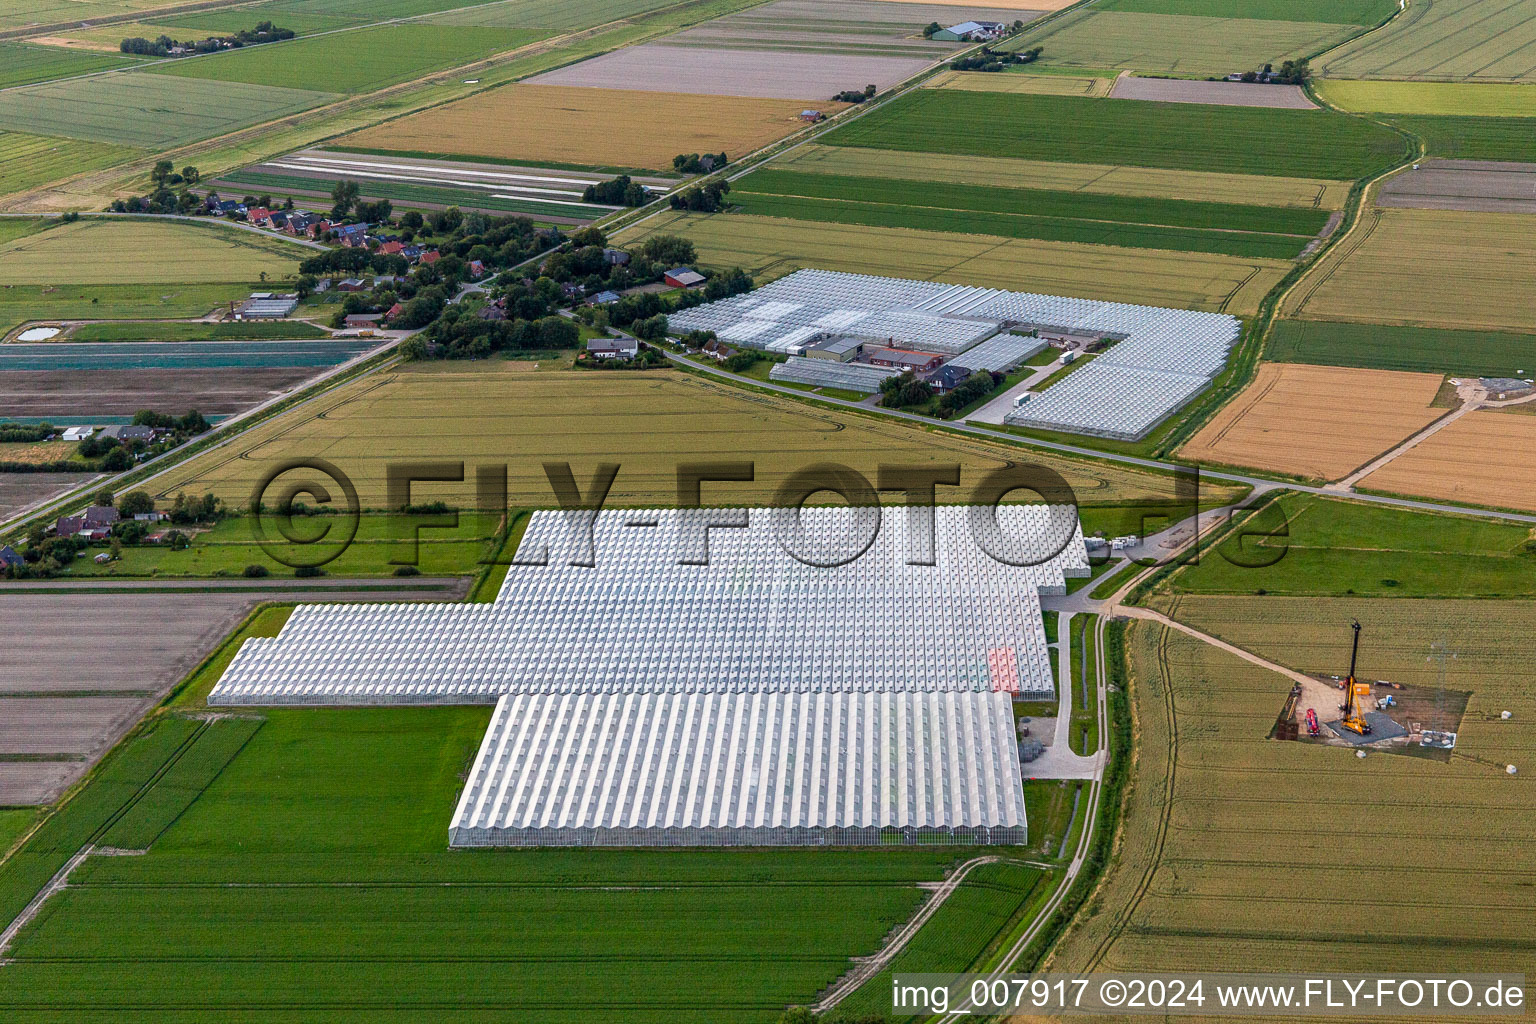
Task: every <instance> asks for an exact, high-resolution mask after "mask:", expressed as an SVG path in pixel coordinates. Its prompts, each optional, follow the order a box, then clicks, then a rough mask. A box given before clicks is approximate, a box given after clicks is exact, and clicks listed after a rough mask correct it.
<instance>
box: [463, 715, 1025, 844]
mask: <svg viewBox="0 0 1536 1024" xmlns="http://www.w3.org/2000/svg"><path fill="white" fill-rule="evenodd" d="M893 841H895V842H945V843H984V844H1023V843H1026V842H1027V841H1028V830H1027V821H1026V817H1025V809H1024V794H1023V778H1022V772H1021V769H1020V765H1019V755H1018V746H1017V739H1016V737H1015V734H1014V719H1013V708H1012V702H1011V700H1010V698H1009V696H1008V695H1007V694H1004V693H953V692H951V693H582V694H511V695H507V696H505V697H502V698H501V700H500V702H499V703H498V704H497V706H496V711H495V714H494V715H493V716H492V719H491V725H490V728H489V729H488V730H487V731H486V734H485V739H484V740H483V741H482V743H481V746H480V752H479V754H478V756H477V757H476V759H475V763H474V766H473V767H472V768H471V770H470V773H469V778H468V780H467V782H466V785H465V788H464V793H463V796H462V797H461V798H460V800H459V804H458V808H457V809H456V811H455V812H454V816H453V821H452V824H451V826H450V829H449V843H450V845H452V846H799V845H836V844H845V845H846V844H856V845H879V844H881V843H890V842H893Z"/></svg>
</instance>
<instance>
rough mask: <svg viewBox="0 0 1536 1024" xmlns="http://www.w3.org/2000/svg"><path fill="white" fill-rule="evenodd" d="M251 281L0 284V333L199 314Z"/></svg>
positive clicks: (247, 289)
mask: <svg viewBox="0 0 1536 1024" xmlns="http://www.w3.org/2000/svg"><path fill="white" fill-rule="evenodd" d="M256 286H257V285H256V283H255V282H236V283H232V284H171V283H165V282H162V283H151V284H88V285H87V284H61V285H40V284H13V285H6V286H5V287H3V288H0V333H4V332H5V331H9V330H10V329H11V328H12V327H15V326H16V325H17V324H19V323H23V322H25V321H27V320H49V319H98V318H99V319H103V320H137V319H144V318H147V317H193V316H202V315H203V314H204V313H207V312H208V311H209V310H210V309H213V308H214V307H215V306H219V305H222V304H224V303H225V302H228V301H229V300H231V299H243V298H245V297H246V296H248V295H249V294H250V293H251V290H252V289H253V288H255V287H256Z"/></svg>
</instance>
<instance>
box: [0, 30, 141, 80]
mask: <svg viewBox="0 0 1536 1024" xmlns="http://www.w3.org/2000/svg"><path fill="white" fill-rule="evenodd" d="M137 63H139V61H138V60H136V59H135V58H132V57H119V56H117V55H116V54H111V53H82V52H80V51H77V50H64V49H60V48H58V47H53V46H28V45H27V44H25V43H6V42H0V89H9V88H11V87H12V86H15V85H30V84H31V83H33V82H46V81H48V80H49V79H51V78H67V77H69V76H71V75H87V74H90V73H91V72H94V71H106V70H108V69H110V68H122V67H132V66H133V65H135V64H137Z"/></svg>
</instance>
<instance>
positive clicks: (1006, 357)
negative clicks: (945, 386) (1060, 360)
mask: <svg viewBox="0 0 1536 1024" xmlns="http://www.w3.org/2000/svg"><path fill="white" fill-rule="evenodd" d="M1043 348H1045V339H1043V338H1033V337H1030V336H1028V335H1022V334H999V335H997V336H996V337H992V338H988V339H987V340H986V341H984V342H982V343H981V344H980V345H977V346H976V347H975V348H972V349H970V350H968V351H966V352H964V353H962V354H960V355H958V356H956V357H955V358H954V359H952V360H951V361H950V364H951V365H953V366H963V367H965V368H966V369H968V370H970V371H971V372H973V373H974V372H976V371H977V370H994V371H996V372H998V373H1007V372H1008V371H1009V370H1011V369H1013V368H1014V367H1015V366H1018V365H1019V364H1020V363H1022V362H1023V361H1024V360H1026V359H1028V358H1029V357H1030V356H1032V355H1034V354H1035V353H1036V352H1039V351H1040V350H1041V349H1043Z"/></svg>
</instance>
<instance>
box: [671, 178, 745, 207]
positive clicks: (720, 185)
mask: <svg viewBox="0 0 1536 1024" xmlns="http://www.w3.org/2000/svg"><path fill="white" fill-rule="evenodd" d="M730 190H731V183H730V182H728V181H726V180H725V179H724V178H721V179H719V180H718V181H711V182H709V183H708V184H706V185H695V186H694V187H693V188H690V189H684V190H682V191H680V192H674V193H672V195H671V196H670V197H669V198H668V199H667V202H669V203H671V204H672V209H674V210H692V211H694V212H697V213H715V212H716V211H718V210H721V209H723V208H724V207H725V206H726V205H727V204H726V202H725V196H726V193H728V192H730Z"/></svg>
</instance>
